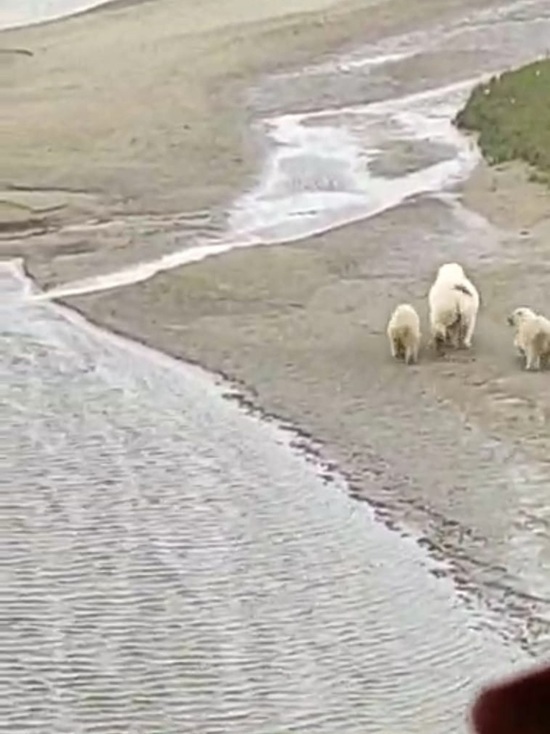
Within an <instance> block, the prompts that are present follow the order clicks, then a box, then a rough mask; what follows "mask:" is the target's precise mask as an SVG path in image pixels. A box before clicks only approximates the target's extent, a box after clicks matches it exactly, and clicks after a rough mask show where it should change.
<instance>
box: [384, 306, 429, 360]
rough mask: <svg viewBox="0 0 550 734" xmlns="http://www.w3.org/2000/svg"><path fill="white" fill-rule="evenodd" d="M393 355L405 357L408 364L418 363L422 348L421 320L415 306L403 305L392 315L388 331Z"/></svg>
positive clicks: (396, 357)
mask: <svg viewBox="0 0 550 734" xmlns="http://www.w3.org/2000/svg"><path fill="white" fill-rule="evenodd" d="M387 334H388V339H389V342H390V349H391V354H392V357H393V358H394V359H399V358H401V357H403V358H404V359H405V362H406V364H412V363H413V362H417V361H418V350H419V348H420V336H421V335H420V319H419V317H418V314H417V312H416V310H415V308H414V307H413V306H411V305H410V304H409V303H401V304H400V305H399V306H397V308H396V309H395V311H394V312H393V313H392V315H391V318H390V320H389V323H388V329H387Z"/></svg>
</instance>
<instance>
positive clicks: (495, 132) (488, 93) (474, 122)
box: [455, 58, 550, 182]
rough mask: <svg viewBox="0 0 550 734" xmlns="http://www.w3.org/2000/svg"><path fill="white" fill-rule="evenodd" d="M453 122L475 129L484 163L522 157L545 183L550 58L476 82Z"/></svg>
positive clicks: (549, 150) (549, 163)
mask: <svg viewBox="0 0 550 734" xmlns="http://www.w3.org/2000/svg"><path fill="white" fill-rule="evenodd" d="M455 122H456V124H457V125H458V127H459V128H462V129H465V130H471V131H476V132H478V133H479V146H480V148H481V151H482V152H483V155H484V156H485V158H486V159H487V160H488V161H489V163H491V164H497V163H505V162H508V161H513V160H521V161H525V162H526V163H528V164H529V165H531V166H533V167H534V168H535V169H536V170H537V171H538V174H539V177H540V179H543V180H546V181H547V182H550V59H548V58H547V59H543V60H541V61H536V62H535V63H532V64H529V65H528V66H524V67H522V68H521V69H517V70H516V71H507V72H505V73H504V74H501V75H500V76H498V77H493V78H492V79H491V80H490V81H489V82H487V83H484V84H480V85H478V86H477V87H476V88H475V89H474V90H473V92H472V94H471V95H470V99H469V100H468V102H467V104H466V106H465V107H464V109H463V110H461V111H460V112H459V114H458V115H457V117H456V120H455Z"/></svg>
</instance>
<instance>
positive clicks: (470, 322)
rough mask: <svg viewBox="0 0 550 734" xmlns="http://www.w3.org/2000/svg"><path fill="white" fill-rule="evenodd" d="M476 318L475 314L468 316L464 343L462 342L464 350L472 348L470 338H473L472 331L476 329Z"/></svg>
mask: <svg viewBox="0 0 550 734" xmlns="http://www.w3.org/2000/svg"><path fill="white" fill-rule="evenodd" d="M476 318H477V314H476V313H475V312H474V313H471V314H468V319H467V324H466V326H465V334H464V341H463V342H462V343H463V344H464V347H465V348H466V349H470V347H471V346H472V337H473V336H474V330H475V328H476Z"/></svg>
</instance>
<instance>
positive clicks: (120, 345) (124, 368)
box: [0, 266, 525, 734]
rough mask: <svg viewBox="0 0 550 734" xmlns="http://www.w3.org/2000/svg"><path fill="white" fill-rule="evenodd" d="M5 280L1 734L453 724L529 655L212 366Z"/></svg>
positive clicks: (9, 277) (433, 731) (14, 277)
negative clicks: (212, 372) (242, 403)
mask: <svg viewBox="0 0 550 734" xmlns="http://www.w3.org/2000/svg"><path fill="white" fill-rule="evenodd" d="M14 268H15V266H12V267H11V268H10V269H8V268H5V267H4V268H3V269H2V271H1V273H0V278H1V286H2V292H3V293H11V294H12V297H11V298H10V299H5V300H3V302H2V305H1V308H0V330H1V332H2V341H3V345H4V346H3V350H2V358H1V360H0V372H1V377H2V379H1V381H0V384H1V386H2V387H1V388H0V399H1V401H2V403H3V405H4V409H3V415H4V416H5V417H6V418H7V421H8V422H7V424H5V429H6V431H5V436H4V437H3V441H2V443H3V455H4V468H3V476H4V478H5V479H7V482H6V490H5V496H4V508H5V509H4V511H3V517H4V523H5V524H4V527H5V531H6V532H5V533H4V544H3V550H2V553H3V556H4V558H3V561H4V567H5V568H6V569H7V573H6V575H5V578H4V581H3V584H2V588H1V590H0V596H1V597H2V598H1V602H2V603H1V604H0V609H1V610H2V611H1V612H0V615H1V616H2V618H3V624H2V627H3V629H4V630H5V631H8V638H9V640H8V639H6V642H5V645H4V650H8V649H9V650H10V653H9V657H8V658H7V659H6V661H5V666H4V667H5V671H6V675H5V677H4V680H3V682H2V683H1V686H2V690H3V693H4V695H3V700H4V701H6V702H7V709H5V710H4V711H3V717H2V723H1V724H0V730H5V731H10V732H13V731H18V730H21V731H35V730H36V731H44V730H47V731H49V732H52V734H57V733H58V732H59V733H61V732H76V731H81V730H84V728H89V727H90V726H93V727H94V731H97V732H108V734H116V732H121V733H122V732H124V733H125V734H126V732H128V731H129V730H130V729H132V730H136V731H138V730H139V731H141V730H144V731H152V730H153V728H154V729H155V730H156V729H157V728H158V727H161V728H162V731H163V732H166V734H170V733H171V732H173V733H174V734H176V732H177V733H178V734H179V733H180V732H187V731H188V732H195V731H198V730H200V731H201V732H205V734H216V733H218V732H222V731H223V732H227V734H230V733H231V732H239V734H247V733H248V732H250V734H262V732H266V734H268V732H272V731H274V730H275V729H277V730H278V729H280V730H282V731H283V730H284V731H290V730H292V731H304V732H310V731H312V730H315V731H316V732H321V733H322V732H326V734H337V733H338V732H342V734H344V732H345V733H346V734H352V733H353V732H358V733H359V732H365V731H368V732H371V733H372V734H376V733H377V732H381V733H382V732H387V731H389V730H391V731H407V732H411V734H414V733H415V732H418V733H419V734H420V733H422V734H426V733H429V734H450V733H454V732H456V733H457V734H458V733H460V734H464V732H465V731H466V729H465V711H466V707H467V704H468V702H469V700H470V698H471V696H472V695H473V692H474V690H475V688H476V687H477V686H478V685H479V684H481V682H482V681H483V680H485V679H486V678H488V677H490V676H492V675H493V672H494V670H495V666H496V667H497V668H498V669H499V670H501V671H504V670H512V669H513V668H514V667H515V666H516V665H519V664H523V663H524V662H525V657H524V656H523V654H522V653H521V652H519V651H518V650H517V649H514V648H513V647H512V646H505V645H504V643H503V642H502V640H501V639H499V637H498V636H497V635H494V634H492V633H491V632H490V631H488V630H487V629H484V628H483V627H482V619H483V618H482V616H481V614H480V612H479V611H476V612H467V611H466V610H465V609H464V607H463V606H462V603H461V602H460V601H459V600H458V599H457V597H456V596H455V593H454V590H453V587H452V584H451V583H450V582H448V581H446V580H444V579H437V578H435V577H434V576H433V575H432V574H431V573H430V571H431V570H433V569H434V563H433V561H431V560H430V559H429V557H428V556H427V555H425V554H424V552H423V551H422V550H421V549H420V548H419V547H418V546H417V545H416V543H415V542H414V540H412V539H404V538H402V537H400V536H399V535H398V534H396V533H392V532H390V531H389V530H387V529H386V528H385V527H384V526H381V525H380V524H378V523H377V522H376V521H375V520H374V519H373V516H372V514H371V513H370V511H369V510H368V508H367V507H366V505H363V504H359V503H356V502H355V501H353V500H352V499H350V498H349V497H348V496H347V490H346V487H345V485H344V483H343V482H342V481H341V480H340V479H339V478H338V477H337V476H336V477H335V478H334V480H333V481H332V482H330V483H326V482H323V481H322V480H321V478H320V476H319V473H318V471H317V470H316V468H315V466H313V465H312V464H311V463H308V462H306V461H304V459H303V457H302V456H300V455H298V454H296V453H295V452H294V451H292V450H291V449H290V443H291V441H292V435H291V434H290V433H288V432H286V431H283V430H281V429H280V428H278V427H277V426H276V425H275V424H273V423H268V422H264V421H258V420H257V419H254V418H252V417H250V416H247V415H245V414H243V413H242V412H241V411H240V410H239V409H238V408H237V406H236V405H235V404H233V403H231V402H228V401H227V400H224V399H223V398H222V392H223V390H224V388H223V386H216V385H215V384H214V381H213V380H212V379H211V378H210V377H209V376H208V375H206V374H205V373H203V372H202V371H201V370H198V369H196V368H192V367H188V366H185V365H182V364H178V363H176V362H175V361H172V360H170V359H168V358H167V357H164V356H162V355H159V354H157V353H154V352H152V351H151V350H148V349H145V348H142V347H140V346H138V345H137V344H134V343H129V342H125V341H123V340H121V339H118V338H117V337H114V336H112V335H109V334H105V333H104V332H101V331H100V330H98V329H95V328H94V327H91V326H90V325H88V324H86V322H84V321H83V320H82V319H81V318H80V317H78V316H76V315H74V314H71V313H70V312H67V311H65V310H63V309H60V308H58V307H56V306H54V305H53V304H50V303H40V302H30V301H28V299H26V298H24V297H23V293H22V289H23V288H25V281H24V279H23V278H22V277H21V275H20V274H18V273H17V271H16V270H15V269H14ZM18 290H19V292H20V296H21V297H20V298H17V297H16V294H17V291H18ZM298 488H299V491H298ZM8 642H9V648H8V647H7V645H8Z"/></svg>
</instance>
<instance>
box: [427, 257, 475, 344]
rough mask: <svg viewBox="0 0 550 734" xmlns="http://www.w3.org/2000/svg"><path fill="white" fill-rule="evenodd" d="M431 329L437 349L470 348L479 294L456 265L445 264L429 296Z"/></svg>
mask: <svg viewBox="0 0 550 734" xmlns="http://www.w3.org/2000/svg"><path fill="white" fill-rule="evenodd" d="M428 300H429V306H430V327H431V332H432V337H433V339H434V341H435V344H436V346H437V347H438V348H441V347H442V346H443V345H444V344H449V343H451V344H452V345H453V346H455V347H461V346H463V347H465V348H466V349H469V348H470V347H471V346H472V337H473V334H474V329H475V327H476V320H477V313H478V311H479V301H480V299H479V293H478V291H477V289H476V287H475V286H474V284H473V283H472V282H471V281H470V280H469V279H468V278H467V277H466V275H465V273H464V269H463V268H462V266H461V265H459V264H458V263H445V264H444V265H442V266H441V267H440V268H439V270H438V272H437V277H436V279H435V281H434V283H433V285H432V287H431V288H430V293H429V296H428Z"/></svg>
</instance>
